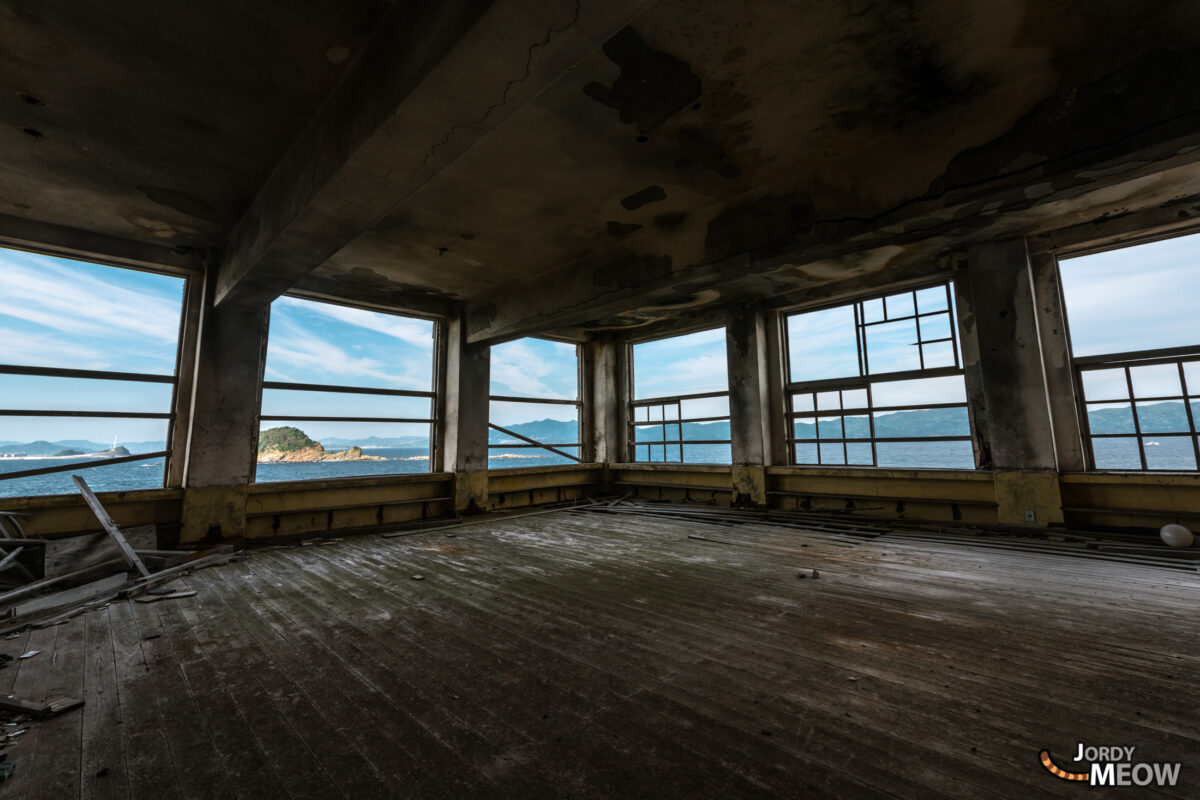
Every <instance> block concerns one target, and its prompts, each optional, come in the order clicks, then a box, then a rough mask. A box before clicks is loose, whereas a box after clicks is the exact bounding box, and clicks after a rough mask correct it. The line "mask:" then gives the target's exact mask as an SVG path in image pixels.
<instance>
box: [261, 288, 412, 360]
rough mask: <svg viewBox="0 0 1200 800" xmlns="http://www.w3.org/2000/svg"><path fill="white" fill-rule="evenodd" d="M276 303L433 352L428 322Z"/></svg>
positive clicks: (301, 303)
mask: <svg viewBox="0 0 1200 800" xmlns="http://www.w3.org/2000/svg"><path fill="white" fill-rule="evenodd" d="M275 302H276V304H277V305H282V306H284V307H285V308H288V309H289V310H295V311H300V312H307V313H313V314H320V315H321V316H324V317H328V318H329V319H332V320H336V321H338V322H344V323H347V324H349V325H355V326H357V327H359V328H365V329H366V330H369V331H374V332H376V333H382V334H384V335H385V336H390V337H392V338H394V339H399V340H400V341H402V342H406V343H408V344H411V345H414V346H416V347H420V348H421V349H423V350H432V349H433V323H431V322H429V321H428V320H423V319H414V318H412V317H399V316H396V315H394V314H383V313H380V312H377V311H366V310H363V309H360V308H349V307H347V306H338V305H333V304H331V303H318V302H314V301H311V300H300V299H298V298H294V297H281V298H279V300H276V301H275Z"/></svg>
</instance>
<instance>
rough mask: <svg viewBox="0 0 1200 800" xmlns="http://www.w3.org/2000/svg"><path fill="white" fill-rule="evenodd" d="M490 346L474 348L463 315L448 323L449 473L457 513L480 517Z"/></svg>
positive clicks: (445, 431)
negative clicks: (452, 481) (451, 472)
mask: <svg viewBox="0 0 1200 800" xmlns="http://www.w3.org/2000/svg"><path fill="white" fill-rule="evenodd" d="M491 364H492V351H491V347H489V346H488V345H486V344H469V343H468V342H467V340H466V335H465V326H464V325H463V319H462V317H461V316H457V317H455V318H453V319H451V320H450V321H449V322H448V323H447V324H446V389H445V398H444V401H443V414H442V418H441V425H440V428H441V437H442V446H443V452H444V454H445V455H444V458H445V468H446V469H447V470H452V471H453V472H454V508H455V510H456V511H458V512H460V513H479V512H482V511H484V510H485V509H486V508H487V497H488V474H487V468H488V447H487V445H488V393H489V387H490V383H491Z"/></svg>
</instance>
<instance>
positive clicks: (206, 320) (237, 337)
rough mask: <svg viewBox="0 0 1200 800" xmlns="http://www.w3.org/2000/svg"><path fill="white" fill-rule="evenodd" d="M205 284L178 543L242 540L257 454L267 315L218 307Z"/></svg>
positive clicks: (211, 289) (211, 284)
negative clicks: (181, 525)
mask: <svg viewBox="0 0 1200 800" xmlns="http://www.w3.org/2000/svg"><path fill="white" fill-rule="evenodd" d="M214 292H215V281H214V280H212V277H211V275H210V277H209V279H208V280H206V282H205V303H204V307H203V309H202V311H201V319H200V329H199V337H198V344H197V348H196V362H195V370H194V380H193V382H192V404H191V414H190V420H189V422H190V425H189V428H188V430H187V432H186V435H187V443H188V444H187V461H186V463H185V465H184V473H183V483H184V488H185V490H186V491H185V494H184V506H183V530H182V533H181V540H182V541H185V542H195V541H199V540H201V539H206V538H207V539H212V538H217V537H219V538H232V537H238V536H242V535H244V533H245V524H246V513H245V511H246V509H245V502H246V493H247V488H248V486H249V484H250V482H251V481H252V480H253V478H254V468H255V461H256V457H257V452H258V413H259V404H260V387H261V384H262V374H263V366H264V364H265V361H266V352H267V325H268V321H269V319H270V315H269V312H268V310H267V308H265V307H264V308H262V309H260V310H258V311H246V310H242V309H237V308H216V307H214V306H213V304H212V298H213V293H214Z"/></svg>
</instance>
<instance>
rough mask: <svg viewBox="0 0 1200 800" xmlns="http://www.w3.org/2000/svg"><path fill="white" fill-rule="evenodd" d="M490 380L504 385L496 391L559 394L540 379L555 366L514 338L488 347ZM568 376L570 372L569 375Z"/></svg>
mask: <svg viewBox="0 0 1200 800" xmlns="http://www.w3.org/2000/svg"><path fill="white" fill-rule="evenodd" d="M491 372H492V383H493V384H497V385H499V386H501V387H505V388H506V389H507V391H504V392H499V394H507V395H513V396H515V397H562V396H563V394H562V392H556V391H555V390H554V389H553V388H552V387H551V386H550V385H549V384H547V383H546V382H545V381H544V380H542V379H543V378H545V377H547V376H550V375H552V374H553V373H554V372H555V365H554V364H552V363H551V362H550V361H548V360H546V359H545V358H542V357H541V356H539V355H538V354H537V353H536V352H534V349H533V348H532V347H531V346H530V345H529V343H528V342H526V341H524V340H520V339H518V340H517V341H515V342H507V343H505V344H503V345H498V346H496V347H493V348H492V366H491ZM571 377H572V379H574V377H575V376H574V375H573V374H572V376H571Z"/></svg>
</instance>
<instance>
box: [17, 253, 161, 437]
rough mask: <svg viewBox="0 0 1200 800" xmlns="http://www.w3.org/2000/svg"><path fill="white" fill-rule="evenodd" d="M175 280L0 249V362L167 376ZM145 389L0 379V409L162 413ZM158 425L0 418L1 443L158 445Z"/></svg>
mask: <svg viewBox="0 0 1200 800" xmlns="http://www.w3.org/2000/svg"><path fill="white" fill-rule="evenodd" d="M183 285H184V281H183V279H181V278H172V277H169V276H165V275H155V274H152V273H148V272H138V271H136V270H129V269H118V268H114V267H107V266H100V265H97V264H88V263H85V262H81V261H71V260H69V259H64V258H54V257H51V256H43V255H36V254H32V253H25V252H22V251H18V250H4V249H0V298H3V301H2V302H0V342H2V343H3V349H2V351H0V361H3V362H4V363H9V364H19V365H23V366H41V367H65V368H73V369H94V370H113V371H118V372H144V373H152V374H159V375H170V374H171V373H172V372H173V371H174V369H175V357H176V342H177V338H178V333H179V318H180V312H181V310H182V305H183ZM169 403H170V388H169V387H163V386H157V385H153V384H122V383H116V382H112V381H86V380H69V379H61V378H37V377H24V376H13V375H4V376H0V407H4V408H31V409H34V408H36V409H63V410H123V411H153V412H165V411H169V410H170V409H169V407H168V406H169ZM165 433H166V427H165V423H163V422H161V421H139V420H110V419H63V418H50V419H46V418H42V419H38V418H30V417H0V440H3V441H19V442H28V441H32V440H35V439H49V440H57V439H91V440H94V441H99V442H106V443H107V442H111V441H112V439H113V437H114V436H116V437H117V438H118V439H119V440H121V441H131V442H132V441H150V440H160V441H161V440H162V439H163V438H164V437H165Z"/></svg>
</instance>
